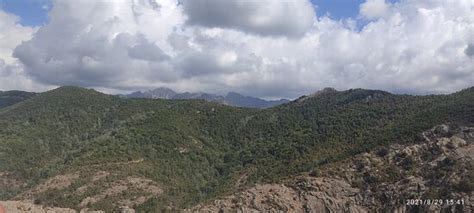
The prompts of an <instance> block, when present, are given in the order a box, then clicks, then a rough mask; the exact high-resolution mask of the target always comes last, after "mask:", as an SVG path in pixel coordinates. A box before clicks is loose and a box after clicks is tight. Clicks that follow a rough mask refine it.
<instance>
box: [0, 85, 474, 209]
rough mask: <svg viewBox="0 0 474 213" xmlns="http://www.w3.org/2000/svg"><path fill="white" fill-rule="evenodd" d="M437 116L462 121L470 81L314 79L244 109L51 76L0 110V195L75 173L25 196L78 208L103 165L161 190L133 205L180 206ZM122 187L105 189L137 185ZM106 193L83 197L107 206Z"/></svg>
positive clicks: (410, 137) (376, 141)
mask: <svg viewBox="0 0 474 213" xmlns="http://www.w3.org/2000/svg"><path fill="white" fill-rule="evenodd" d="M448 122H449V123H459V124H468V125H469V124H473V123H474V88H470V89H466V90H463V91H460V92H458V93H454V94H451V95H438V96H409V95H393V94H390V93H387V92H383V91H375V90H363V89H352V90H347V91H340V92H339V91H335V90H332V89H325V90H323V91H321V92H318V93H316V94H314V95H311V96H303V97H301V98H299V99H297V100H295V101H293V102H290V103H288V104H284V105H280V106H278V107H274V108H270V109H265V110H255V109H247V108H234V107H229V106H225V105H220V104H216V103H210V102H206V101H199V100H146V99H132V100H125V99H120V98H118V97H115V96H110V95H105V94H101V93H98V92H96V91H94V90H88V89H82V88H77V87H61V88H58V89H55V90H52V91H49V92H45V93H40V94H38V95H36V96H34V97H31V98H29V99H27V100H24V101H22V102H19V103H17V104H15V105H11V106H9V107H5V108H1V109H0V174H2V173H3V174H8V175H4V176H8V177H7V178H9V179H12V180H13V179H14V180H15V181H16V183H17V184H8V185H3V187H0V200H2V199H3V200H5V199H12V198H14V197H15V196H16V197H18V196H20V197H21V196H22V194H24V192H26V191H27V190H29V189H31V188H34V187H35V186H38V184H40V183H44V182H45V181H46V180H48V179H49V178H51V177H54V176H56V175H60V174H68V173H74V172H76V173H77V172H78V173H79V174H80V177H81V178H80V179H81V180H80V181H78V182H77V183H75V184H72V185H70V186H68V187H65V188H61V189H51V190H48V191H44V192H41V193H37V194H36V196H35V199H36V200H38V202H41V203H43V204H45V205H57V206H63V207H71V208H79V206H80V203H81V201H82V200H84V199H85V198H86V197H90V196H92V195H94V193H97V191H100V190H102V189H101V188H100V187H102V185H101V186H97V187H96V188H95V189H94V190H95V191H94V190H90V191H87V192H86V193H84V194H81V195H78V194H77V190H78V188H79V186H80V184H84V183H85V182H87V181H88V180H90V179H91V178H92V176H93V175H94V174H95V173H96V172H97V171H99V170H100V171H110V172H113V173H114V174H115V175H113V176H109V177H107V179H106V180H105V181H107V182H113V181H115V180H118V179H120V178H123V177H128V176H139V177H143V178H147V179H150V180H153V181H155V182H157V183H158V184H159V185H160V186H161V188H162V189H163V193H162V194H160V195H159V196H155V197H153V198H151V199H149V200H148V201H147V202H145V203H143V204H140V205H139V206H136V207H138V208H140V209H142V210H150V209H162V208H165V207H168V208H184V207H189V206H191V205H193V204H196V203H198V202H200V201H203V200H206V199H210V198H213V197H216V196H219V195H222V194H225V193H230V192H232V191H234V190H237V187H236V185H235V183H236V182H237V181H238V180H239V179H240V178H241V177H242V176H245V177H247V178H245V181H243V184H242V186H239V187H246V186H251V185H253V184H255V183H260V182H274V181H278V180H281V179H282V178H285V177H288V176H290V175H293V174H297V173H299V172H304V171H311V170H317V168H318V166H321V165H323V164H327V163H329V162H333V161H338V160H342V159H345V158H347V157H349V156H353V155H355V154H357V153H360V152H363V151H367V150H371V149H373V148H375V147H378V146H384V145H388V144H390V143H395V142H397V143H414V142H416V141H417V140H419V139H420V137H421V136H420V133H421V132H422V131H423V130H426V129H429V128H431V127H433V126H435V125H437V124H440V123H448ZM127 162H137V163H133V164H132V163H127ZM0 177H1V175H0ZM81 181H83V182H81ZM0 184H1V183H0ZM128 193H129V194H126V193H125V194H121V195H116V196H117V197H118V196H122V197H124V196H125V197H127V196H134V193H139V192H128ZM113 199H118V198H113V197H110V198H105V199H104V200H103V201H99V202H96V203H94V204H91V205H89V207H91V208H97V209H114V208H117V207H118V206H116V205H115V204H114V202H112V201H113Z"/></svg>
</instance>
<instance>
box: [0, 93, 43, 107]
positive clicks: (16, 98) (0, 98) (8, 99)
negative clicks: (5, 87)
mask: <svg viewBox="0 0 474 213" xmlns="http://www.w3.org/2000/svg"><path fill="white" fill-rule="evenodd" d="M34 95H35V93H32V92H23V91H6V92H2V91H0V108H3V107H7V106H10V105H13V104H16V103H18V102H21V101H24V100H26V99H28V98H31V97H33V96H34Z"/></svg>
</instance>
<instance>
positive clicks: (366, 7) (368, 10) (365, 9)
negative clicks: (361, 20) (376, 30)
mask: <svg viewBox="0 0 474 213" xmlns="http://www.w3.org/2000/svg"><path fill="white" fill-rule="evenodd" d="M388 8H389V5H388V4H387V3H386V2H385V0H366V1H365V2H364V3H363V4H361V5H360V8H359V13H360V14H361V15H362V16H363V17H365V18H368V19H375V18H380V17H383V16H384V15H385V14H386V13H387V10H388Z"/></svg>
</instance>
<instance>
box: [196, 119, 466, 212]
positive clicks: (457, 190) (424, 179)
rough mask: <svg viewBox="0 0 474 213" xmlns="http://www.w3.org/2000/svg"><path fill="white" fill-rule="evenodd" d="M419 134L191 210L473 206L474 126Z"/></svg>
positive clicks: (442, 127)
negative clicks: (411, 141) (405, 142)
mask: <svg viewBox="0 0 474 213" xmlns="http://www.w3.org/2000/svg"><path fill="white" fill-rule="evenodd" d="M423 136H424V139H423V140H422V141H420V142H418V143H416V144H414V145H401V144H392V145H390V146H389V147H387V148H380V149H376V150H374V151H371V152H369V153H364V154H360V155H357V156H355V157H352V158H350V159H348V160H344V161H341V162H337V163H332V164H328V165H325V166H323V167H322V168H320V169H317V170H314V171H313V172H310V173H303V174H300V175H296V176H294V177H292V178H289V179H287V180H284V181H282V182H280V183H274V184H258V185H257V186H255V187H252V188H250V189H246V190H243V191H241V192H238V193H235V194H232V195H229V196H226V197H224V198H222V199H218V200H214V201H212V202H208V203H206V204H200V205H198V206H196V207H194V208H193V209H192V211H199V212H221V211H229V210H241V211H243V212H279V211H283V212H425V211H426V212H428V211H430V212H434V211H437V212H439V211H441V210H443V211H444V212H472V211H474V192H473V190H474V128H472V127H462V126H461V127H459V126H448V125H440V126H437V127H435V128H433V129H431V130H429V131H425V132H423ZM418 199H419V200H418ZM428 199H429V200H431V201H432V202H433V203H431V204H428V203H426V202H427V201H428ZM420 201H421V203H419V202H420ZM417 202H418V203H417ZM423 202H424V203H423ZM190 211H191V210H190Z"/></svg>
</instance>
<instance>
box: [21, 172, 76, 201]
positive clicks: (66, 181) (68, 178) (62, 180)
mask: <svg viewBox="0 0 474 213" xmlns="http://www.w3.org/2000/svg"><path fill="white" fill-rule="evenodd" d="M78 178H79V174H78V173H71V174H64V175H57V176H54V177H52V178H50V179H48V180H47V181H46V182H44V183H42V184H40V185H38V186H36V187H34V188H33V189H31V190H29V191H27V192H25V193H24V194H21V195H19V196H17V198H18V197H21V198H27V199H31V198H32V197H34V195H36V194H41V193H43V192H46V191H48V190H58V189H64V188H67V187H69V186H70V185H71V184H72V183H73V182H74V181H75V180H76V179H78Z"/></svg>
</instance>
